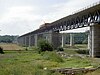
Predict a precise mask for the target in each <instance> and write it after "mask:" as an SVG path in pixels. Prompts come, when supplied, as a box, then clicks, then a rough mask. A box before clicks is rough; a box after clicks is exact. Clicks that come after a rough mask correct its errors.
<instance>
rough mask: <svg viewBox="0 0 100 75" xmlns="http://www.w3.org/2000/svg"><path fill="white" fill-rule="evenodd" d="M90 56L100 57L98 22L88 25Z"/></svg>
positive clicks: (99, 28) (99, 25)
mask: <svg viewBox="0 0 100 75" xmlns="http://www.w3.org/2000/svg"><path fill="white" fill-rule="evenodd" d="M90 35H91V38H90V39H91V42H90V44H91V45H90V56H92V57H100V24H95V25H92V26H90Z"/></svg>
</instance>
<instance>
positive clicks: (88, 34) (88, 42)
mask: <svg viewBox="0 0 100 75" xmlns="http://www.w3.org/2000/svg"><path fill="white" fill-rule="evenodd" d="M88 49H90V31H89V32H88Z"/></svg>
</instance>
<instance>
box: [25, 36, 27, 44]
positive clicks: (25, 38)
mask: <svg viewBox="0 0 100 75" xmlns="http://www.w3.org/2000/svg"><path fill="white" fill-rule="evenodd" d="M26 45H27V42H26V36H25V46H26Z"/></svg>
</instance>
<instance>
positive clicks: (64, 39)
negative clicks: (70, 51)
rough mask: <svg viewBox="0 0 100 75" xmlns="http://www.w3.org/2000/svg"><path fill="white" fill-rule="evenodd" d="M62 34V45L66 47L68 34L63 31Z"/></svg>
mask: <svg viewBox="0 0 100 75" xmlns="http://www.w3.org/2000/svg"><path fill="white" fill-rule="evenodd" d="M61 34H62V39H61V40H62V45H61V47H64V46H65V43H66V36H65V33H61Z"/></svg>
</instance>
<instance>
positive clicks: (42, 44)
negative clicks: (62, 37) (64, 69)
mask: <svg viewBox="0 0 100 75" xmlns="http://www.w3.org/2000/svg"><path fill="white" fill-rule="evenodd" d="M38 48H39V51H40V52H43V51H53V47H52V45H51V44H50V43H49V42H48V41H46V40H44V39H41V40H39V41H38Z"/></svg>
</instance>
